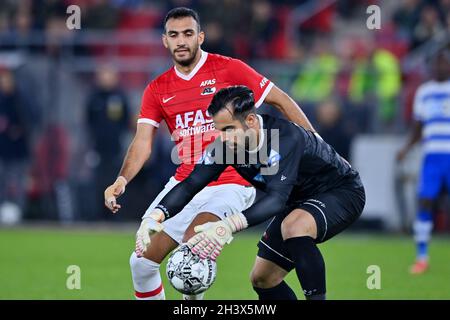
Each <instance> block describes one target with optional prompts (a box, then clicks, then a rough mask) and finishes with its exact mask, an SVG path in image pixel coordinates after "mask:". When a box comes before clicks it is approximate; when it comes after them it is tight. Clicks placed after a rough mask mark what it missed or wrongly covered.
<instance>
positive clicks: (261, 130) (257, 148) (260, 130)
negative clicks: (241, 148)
mask: <svg viewBox="0 0 450 320" xmlns="http://www.w3.org/2000/svg"><path fill="white" fill-rule="evenodd" d="M256 116H257V117H258V120H259V143H258V146H257V147H256V149H253V150H249V151H248V153H255V152H258V151H259V150H260V149H261V148H262V146H263V143H264V138H265V137H264V126H263V118H262V117H261V116H260V115H259V114H257V115H256Z"/></svg>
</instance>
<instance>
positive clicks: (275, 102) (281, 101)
mask: <svg viewBox="0 0 450 320" xmlns="http://www.w3.org/2000/svg"><path fill="white" fill-rule="evenodd" d="M264 102H265V103H267V104H270V105H272V106H274V107H275V108H277V109H278V110H279V111H280V112H281V113H282V114H283V115H284V116H285V117H286V118H287V119H288V120H290V121H292V122H294V123H296V124H298V125H300V126H302V127H303V128H305V129H308V130H311V131H313V132H315V130H314V128H313V126H312V125H311V122H309V120H308V118H307V117H306V115H305V113H304V112H303V110H302V109H301V108H300V107H299V105H298V104H297V103H296V102H295V101H294V100H293V99H292V98H291V97H290V96H289V95H288V94H287V93H286V92H284V91H283V90H281V89H280V88H278V87H277V86H276V85H273V87H272V88H271V89H270V91H269V93H268V94H267V96H266V98H265V99H264Z"/></svg>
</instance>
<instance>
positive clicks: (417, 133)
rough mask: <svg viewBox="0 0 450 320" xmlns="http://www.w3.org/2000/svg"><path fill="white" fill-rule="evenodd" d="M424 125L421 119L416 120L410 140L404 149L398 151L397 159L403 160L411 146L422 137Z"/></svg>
mask: <svg viewBox="0 0 450 320" xmlns="http://www.w3.org/2000/svg"><path fill="white" fill-rule="evenodd" d="M422 127H423V124H422V122H421V121H418V120H416V121H414V123H413V127H412V130H411V133H410V134H409V136H408V140H407V141H406V144H405V145H404V146H403V148H402V149H400V151H399V152H398V153H397V160H398V161H402V160H403V159H404V158H405V156H406V155H407V154H408V152H409V151H410V150H411V148H412V147H413V146H414V145H415V144H416V143H417V142H419V141H420V140H421V139H422Z"/></svg>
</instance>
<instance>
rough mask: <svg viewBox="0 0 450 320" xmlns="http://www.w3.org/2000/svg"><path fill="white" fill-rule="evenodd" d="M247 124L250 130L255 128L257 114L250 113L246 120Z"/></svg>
mask: <svg viewBox="0 0 450 320" xmlns="http://www.w3.org/2000/svg"><path fill="white" fill-rule="evenodd" d="M245 122H246V124H247V126H248V127H249V128H254V127H256V123H257V121H256V114H255V113H250V114H248V115H247V118H246V119H245Z"/></svg>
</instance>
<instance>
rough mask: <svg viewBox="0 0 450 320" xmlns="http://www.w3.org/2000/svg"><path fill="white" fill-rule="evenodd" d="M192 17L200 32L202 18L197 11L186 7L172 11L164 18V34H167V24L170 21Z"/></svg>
mask: <svg viewBox="0 0 450 320" xmlns="http://www.w3.org/2000/svg"><path fill="white" fill-rule="evenodd" d="M186 17H192V18H193V19H194V20H195V21H196V22H197V31H199V32H200V18H199V16H198V13H197V12H196V11H195V10H192V9H189V8H185V7H177V8H173V9H172V10H170V11H169V12H168V13H167V15H166V17H165V18H164V32H166V24H167V21H168V20H169V19H180V18H186Z"/></svg>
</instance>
